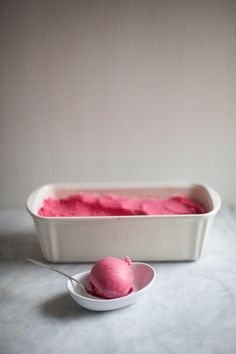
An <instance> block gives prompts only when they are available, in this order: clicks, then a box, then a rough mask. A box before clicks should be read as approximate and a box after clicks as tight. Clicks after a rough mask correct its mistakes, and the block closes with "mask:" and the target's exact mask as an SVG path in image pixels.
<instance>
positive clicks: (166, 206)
mask: <svg viewBox="0 0 236 354" xmlns="http://www.w3.org/2000/svg"><path fill="white" fill-rule="evenodd" d="M205 212H206V210H205V208H204V206H203V205H201V204H200V203H197V202H196V201H194V200H192V199H191V198H189V197H186V196H183V195H175V196H171V197H169V198H166V199H160V198H138V197H128V196H120V195H95V194H90V193H80V194H76V195H72V196H70V197H68V198H64V199H52V198H48V199H44V201H43V206H42V207H41V208H40V209H39V211H38V213H39V215H41V216H49V217H51V216H64V217H66V216H124V215H176V214H203V213H205Z"/></svg>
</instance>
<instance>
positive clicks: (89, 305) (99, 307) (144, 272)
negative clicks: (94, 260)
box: [67, 262, 156, 311]
mask: <svg viewBox="0 0 236 354" xmlns="http://www.w3.org/2000/svg"><path fill="white" fill-rule="evenodd" d="M131 268H132V272H133V277H134V291H133V292H132V293H131V294H129V295H127V296H122V297H119V298H116V299H102V298H101V299H100V298H97V297H91V296H90V295H89V294H87V295H86V294H85V292H84V291H83V289H81V288H80V287H79V285H76V283H75V282H74V283H73V284H72V282H71V281H70V280H68V281H67V288H68V290H69V293H70V295H71V297H72V298H73V299H74V300H75V301H76V302H77V303H78V304H79V305H80V306H82V307H84V308H86V309H88V310H92V311H109V310H116V309H119V308H121V307H126V306H129V305H132V304H133V303H134V302H136V301H137V300H138V299H139V298H140V297H141V296H142V295H143V294H144V292H145V291H146V290H147V289H148V288H149V287H150V286H151V284H153V282H154V280H155V278H156V271H155V269H154V268H153V267H152V266H150V265H149V264H146V263H139V262H135V263H133V264H132V265H131ZM89 273H90V272H89V271H88V272H84V273H78V274H76V275H73V277H74V278H76V279H77V280H79V281H80V282H81V283H82V284H83V285H84V286H85V287H88V285H89V283H88V278H89Z"/></svg>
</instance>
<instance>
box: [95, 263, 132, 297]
mask: <svg viewBox="0 0 236 354" xmlns="http://www.w3.org/2000/svg"><path fill="white" fill-rule="evenodd" d="M131 263H132V262H131V260H130V258H129V257H126V258H125V259H124V260H123V259H120V258H117V257H105V258H103V259H100V260H99V261H97V262H96V263H95V265H94V266H93V268H92V270H91V272H90V275H89V283H90V285H91V287H92V291H91V293H92V294H94V295H96V296H98V297H101V298H104V299H114V298H118V297H121V296H126V295H128V294H130V293H131V292H132V291H133V290H134V288H133V274H132V270H131V267H130V266H131Z"/></svg>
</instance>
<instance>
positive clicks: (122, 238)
mask: <svg viewBox="0 0 236 354" xmlns="http://www.w3.org/2000/svg"><path fill="white" fill-rule="evenodd" d="M115 239H116V241H117V242H119V243H122V244H124V243H125V244H127V243H133V242H134V241H135V236H134V235H130V234H125V233H120V234H119V235H116V237H115Z"/></svg>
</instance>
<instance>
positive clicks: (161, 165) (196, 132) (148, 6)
mask: <svg viewBox="0 0 236 354" xmlns="http://www.w3.org/2000/svg"><path fill="white" fill-rule="evenodd" d="M0 51H1V55H0V78H1V79H0V206H4V207H6V206H21V205H24V203H25V200H26V198H27V196H28V194H29V193H30V192H31V191H32V190H34V189H35V188H37V187H39V186H41V185H43V184H45V183H49V182H70V181H71V182H72V181H73V182H90V181H91V182H99V181H101V182H106V181H109V182H112V181H145V180H147V181H148V180H152V181H155V180H188V181H199V182H203V183H207V184H209V185H211V186H213V187H214V188H215V189H216V190H217V191H218V192H219V193H220V194H221V196H222V198H223V202H224V204H236V188H235V180H236V166H235V151H236V117H235V114H236V107H235V105H236V75H235V63H236V2H235V1H209V0H205V1H187V0H186V1H164V0H163V1H129V0H128V1H125V0H124V1H71V0H70V1H66V0H63V1H60V0H57V1H56V0H55V1H52V0H49V1H35V0H33V1H30V0H28V1H26V0H21V1H12V0H8V1H0Z"/></svg>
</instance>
